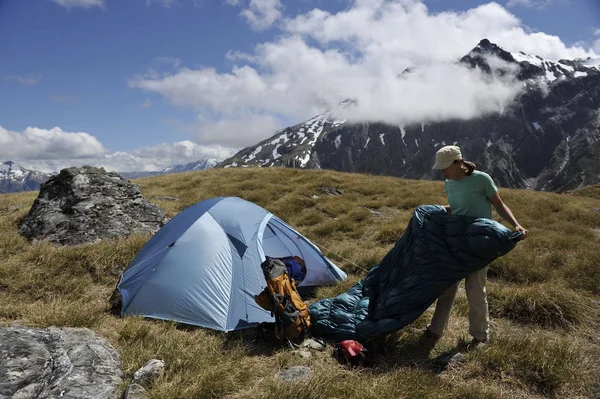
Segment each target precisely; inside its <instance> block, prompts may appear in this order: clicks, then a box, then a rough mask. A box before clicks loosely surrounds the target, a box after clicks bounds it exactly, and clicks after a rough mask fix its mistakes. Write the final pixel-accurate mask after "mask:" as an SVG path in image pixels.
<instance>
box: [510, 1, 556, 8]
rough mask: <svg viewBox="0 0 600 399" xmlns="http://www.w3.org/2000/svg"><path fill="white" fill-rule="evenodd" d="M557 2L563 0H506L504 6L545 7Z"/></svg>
mask: <svg viewBox="0 0 600 399" xmlns="http://www.w3.org/2000/svg"><path fill="white" fill-rule="evenodd" d="M559 2H564V0H508V2H507V3H506V7H508V8H512V7H528V8H546V7H548V6H550V5H551V4H553V3H559Z"/></svg>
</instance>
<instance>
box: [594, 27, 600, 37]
mask: <svg viewBox="0 0 600 399" xmlns="http://www.w3.org/2000/svg"><path fill="white" fill-rule="evenodd" d="M594 36H600V28H596V29H594Z"/></svg>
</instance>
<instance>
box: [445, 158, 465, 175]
mask: <svg viewBox="0 0 600 399" xmlns="http://www.w3.org/2000/svg"><path fill="white" fill-rule="evenodd" d="M460 164H461V162H459V161H454V162H453V163H452V165H450V166H448V167H447V168H446V169H442V170H441V172H442V175H444V177H445V178H446V179H450V180H460V179H462V178H463V177H464V176H465V174H464V171H463V169H462V168H461V165H460Z"/></svg>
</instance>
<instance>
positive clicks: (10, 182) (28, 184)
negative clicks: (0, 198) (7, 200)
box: [0, 161, 50, 193]
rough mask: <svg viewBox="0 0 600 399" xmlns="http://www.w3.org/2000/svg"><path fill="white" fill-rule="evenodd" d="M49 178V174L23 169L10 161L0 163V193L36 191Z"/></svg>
mask: <svg viewBox="0 0 600 399" xmlns="http://www.w3.org/2000/svg"><path fill="white" fill-rule="evenodd" d="M49 178H50V175H49V174H46V173H42V172H37V171H35V170H29V169H25V168H23V167H21V166H19V165H17V164H16V163H14V162H12V161H7V162H2V163H0V193H14V192H17V191H31V190H37V189H39V188H40V184H41V183H43V182H45V181H46V180H48V179H49Z"/></svg>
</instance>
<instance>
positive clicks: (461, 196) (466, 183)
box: [444, 170, 498, 219]
mask: <svg viewBox="0 0 600 399" xmlns="http://www.w3.org/2000/svg"><path fill="white" fill-rule="evenodd" d="M444 188H445V190H446V195H447V196H448V205H450V208H451V209H452V214H453V215H465V216H473V217H478V218H488V219H491V218H492V205H491V203H490V201H489V198H490V197H491V196H492V195H494V194H496V192H498V188H497V187H496V185H495V184H494V181H493V180H492V178H491V177H490V175H488V174H487V173H485V172H480V171H478V170H474V171H473V173H472V174H471V176H465V177H464V178H462V179H461V180H450V179H448V180H446V181H445V182H444Z"/></svg>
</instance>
